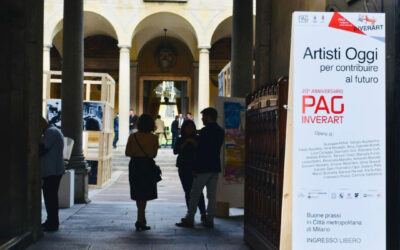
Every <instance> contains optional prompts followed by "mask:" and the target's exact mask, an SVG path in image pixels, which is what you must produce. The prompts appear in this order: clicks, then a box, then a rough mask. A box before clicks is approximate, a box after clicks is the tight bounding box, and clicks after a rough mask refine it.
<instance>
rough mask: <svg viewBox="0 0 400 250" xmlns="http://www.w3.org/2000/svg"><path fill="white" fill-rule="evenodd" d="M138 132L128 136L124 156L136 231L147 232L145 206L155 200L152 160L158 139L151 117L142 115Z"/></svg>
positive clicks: (155, 184) (155, 186)
mask: <svg viewBox="0 0 400 250" xmlns="http://www.w3.org/2000/svg"><path fill="white" fill-rule="evenodd" d="M136 125H137V129H138V132H136V133H133V134H130V135H129V138H128V143H127V145H126V149H125V155H126V156H130V157H131V160H130V162H129V184H130V189H131V199H132V200H135V201H136V206H137V209H138V211H137V221H136V223H135V227H136V231H144V230H149V229H150V227H149V226H147V221H146V204H147V201H149V200H154V199H157V180H156V178H155V169H154V164H155V162H154V158H155V157H156V156H157V151H158V137H157V136H156V135H154V134H152V132H153V131H154V128H155V125H154V120H153V118H152V116H151V115H149V114H143V115H141V116H140V117H139V120H138V122H137V124H136Z"/></svg>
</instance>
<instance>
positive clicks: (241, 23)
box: [231, 0, 253, 97]
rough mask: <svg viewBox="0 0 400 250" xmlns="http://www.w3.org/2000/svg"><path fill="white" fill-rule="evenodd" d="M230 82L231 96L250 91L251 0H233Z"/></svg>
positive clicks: (251, 65) (251, 76)
mask: <svg viewBox="0 0 400 250" xmlns="http://www.w3.org/2000/svg"><path fill="white" fill-rule="evenodd" d="M232 21H233V24H232V25H233V26H232V52H231V58H232V63H231V70H232V71H231V72H232V73H231V83H232V89H231V90H232V92H231V96H232V97H245V96H246V94H247V93H250V92H251V91H252V79H253V1H243V0H233V20H232Z"/></svg>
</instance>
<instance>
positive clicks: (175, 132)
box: [171, 115, 179, 148]
mask: <svg viewBox="0 0 400 250" xmlns="http://www.w3.org/2000/svg"><path fill="white" fill-rule="evenodd" d="M178 118H179V117H178V116H177V115H176V116H175V120H174V121H173V122H172V123H171V133H172V144H171V148H174V146H175V142H176V140H177V139H178V137H179V122H178Z"/></svg>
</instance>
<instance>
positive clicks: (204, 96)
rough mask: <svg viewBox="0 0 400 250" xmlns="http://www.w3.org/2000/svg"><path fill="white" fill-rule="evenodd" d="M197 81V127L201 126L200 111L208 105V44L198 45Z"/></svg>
mask: <svg viewBox="0 0 400 250" xmlns="http://www.w3.org/2000/svg"><path fill="white" fill-rule="evenodd" d="M199 49H200V58H199V83H198V86H199V88H198V95H197V98H198V100H197V108H198V110H197V113H196V117H197V119H198V121H197V123H196V124H197V128H201V127H203V123H202V122H201V114H200V112H201V111H202V110H203V109H205V108H207V107H208V106H210V50H209V49H210V46H203V47H199Z"/></svg>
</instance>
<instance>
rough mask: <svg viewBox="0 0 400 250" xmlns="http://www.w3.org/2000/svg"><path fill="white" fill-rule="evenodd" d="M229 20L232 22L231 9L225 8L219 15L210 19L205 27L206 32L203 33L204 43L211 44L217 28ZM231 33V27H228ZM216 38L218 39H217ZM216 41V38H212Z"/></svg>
mask: <svg viewBox="0 0 400 250" xmlns="http://www.w3.org/2000/svg"><path fill="white" fill-rule="evenodd" d="M229 20H230V22H231V23H232V9H230V10H226V11H224V12H223V13H221V14H220V15H217V16H215V17H214V18H213V19H212V20H211V21H210V25H209V26H208V28H207V33H206V35H205V38H204V40H205V43H208V44H210V45H211V44H212V42H213V37H214V35H215V34H216V32H217V30H218V29H219V28H220V27H221V25H223V23H226V22H228V21H229ZM230 31H231V34H232V27H231V28H230ZM217 40H218V39H217ZM214 42H216V40H214Z"/></svg>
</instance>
